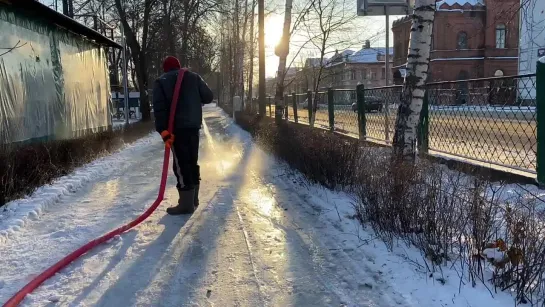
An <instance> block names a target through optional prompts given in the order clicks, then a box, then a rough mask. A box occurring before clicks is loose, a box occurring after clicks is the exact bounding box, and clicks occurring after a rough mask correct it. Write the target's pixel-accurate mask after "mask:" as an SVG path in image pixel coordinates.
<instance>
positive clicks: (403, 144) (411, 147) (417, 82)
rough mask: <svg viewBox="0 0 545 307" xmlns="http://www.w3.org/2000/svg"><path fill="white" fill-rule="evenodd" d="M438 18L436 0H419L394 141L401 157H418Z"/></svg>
mask: <svg viewBox="0 0 545 307" xmlns="http://www.w3.org/2000/svg"><path fill="white" fill-rule="evenodd" d="M434 18H435V0H416V2H415V9H414V14H413V16H412V19H413V21H412V27H411V38H410V42H409V54H408V56H407V76H406V77H405V84H404V86H403V93H402V99H401V104H400V106H399V109H398V111H397V119H396V126H395V134H394V142H393V146H394V155H395V157H397V158H399V159H404V160H414V159H415V154H416V138H417V127H418V122H419V120H420V111H421V110H422V104H423V103H424V95H425V93H426V89H425V84H426V81H427V78H428V67H429V62H430V51H431V36H432V33H433V20H434Z"/></svg>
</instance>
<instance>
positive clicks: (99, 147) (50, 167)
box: [0, 123, 153, 206]
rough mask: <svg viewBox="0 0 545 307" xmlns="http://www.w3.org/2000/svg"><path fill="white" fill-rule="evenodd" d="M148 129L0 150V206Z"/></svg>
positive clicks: (131, 127)
mask: <svg viewBox="0 0 545 307" xmlns="http://www.w3.org/2000/svg"><path fill="white" fill-rule="evenodd" d="M152 129H153V125H152V123H134V124H131V125H129V126H128V127H126V128H121V129H116V130H110V131H105V132H100V133H96V134H90V135H87V136H84V137H81V138H76V139H70V140H52V141H46V142H40V143H38V142H36V143H29V144H16V145H4V146H1V147H0V206H2V205H4V204H5V203H6V202H8V201H10V200H12V199H15V198H18V197H22V196H23V195H25V194H29V193H31V192H32V191H34V189H36V188H37V187H39V186H42V185H44V184H47V183H50V182H51V181H52V180H53V179H55V178H58V177H60V176H63V175H66V174H68V173H69V172H71V171H72V170H73V169H74V168H75V167H78V166H81V165H83V164H85V163H88V162H91V161H92V160H94V159H96V158H97V157H99V156H101V155H103V154H106V153H109V152H112V151H114V150H117V149H119V148H120V147H121V146H122V145H123V144H124V143H130V142H133V141H135V140H137V139H138V138H141V137H142V136H144V135H146V134H148V133H150V132H151V130H152Z"/></svg>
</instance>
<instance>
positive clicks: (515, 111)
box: [267, 74, 545, 178]
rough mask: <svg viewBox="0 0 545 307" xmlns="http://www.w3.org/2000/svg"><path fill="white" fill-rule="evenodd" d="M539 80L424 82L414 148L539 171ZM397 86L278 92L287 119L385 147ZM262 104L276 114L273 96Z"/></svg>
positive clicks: (390, 131)
mask: <svg viewBox="0 0 545 307" xmlns="http://www.w3.org/2000/svg"><path fill="white" fill-rule="evenodd" d="M537 82H541V83H540V84H543V85H542V86H545V76H544V78H541V81H538V80H536V75H535V74H529V75H520V76H511V77H494V78H482V79H471V80H463V81H448V82H433V83H428V84H427V91H426V99H425V101H424V105H423V109H422V113H421V120H420V123H419V127H418V130H419V137H418V145H419V146H418V147H419V151H420V152H421V153H422V154H433V155H446V156H448V157H454V158H459V159H461V160H464V161H467V162H469V163H478V164H481V165H483V163H484V164H485V166H490V167H494V166H499V167H501V168H502V169H507V170H520V171H524V172H525V173H528V174H537V170H538V165H537V160H538V158H537V156H538V153H537V152H538V146H537V144H538V138H537V130H538V128H537V127H538V121H537V113H536V112H537V99H536V88H537V86H536V84H537ZM402 89H403V88H402V86H399V85H395V86H386V87H377V88H368V89H366V88H364V86H363V85H359V86H358V87H357V88H356V89H329V90H328V91H325V92H317V93H311V92H308V93H300V94H295V93H293V94H290V95H286V96H285V97H284V103H285V107H284V110H285V113H284V115H285V118H286V119H287V120H289V121H292V122H296V123H300V124H307V125H312V126H315V127H317V128H323V129H327V130H331V131H335V132H338V133H342V134H346V135H350V136H352V137H356V138H360V139H365V140H367V141H371V142H377V143H381V144H386V145H389V144H391V142H392V140H393V136H394V132H395V121H396V115H397V110H398V107H399V105H400V102H401V100H402V99H403V97H402ZM309 101H310V103H309ZM544 103H545V101H544ZM312 106H316V109H314V108H312ZM267 108H268V109H267V111H268V112H267V116H274V114H275V113H274V99H273V98H268V99H267ZM543 125H544V131H545V121H544V122H543ZM544 137H545V136H544ZM544 148H545V146H544ZM544 151H545V150H544ZM542 154H543V155H545V152H543V153H542ZM543 161H544V162H545V156H544V160H543ZM542 171H543V172H544V174H543V178H545V170H542Z"/></svg>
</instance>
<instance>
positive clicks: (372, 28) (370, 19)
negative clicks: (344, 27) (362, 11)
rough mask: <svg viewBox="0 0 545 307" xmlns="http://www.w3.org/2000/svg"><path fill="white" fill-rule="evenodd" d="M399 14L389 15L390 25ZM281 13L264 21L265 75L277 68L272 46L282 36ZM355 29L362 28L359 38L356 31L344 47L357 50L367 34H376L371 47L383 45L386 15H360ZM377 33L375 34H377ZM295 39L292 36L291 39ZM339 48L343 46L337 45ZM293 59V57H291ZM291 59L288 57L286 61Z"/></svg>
mask: <svg viewBox="0 0 545 307" xmlns="http://www.w3.org/2000/svg"><path fill="white" fill-rule="evenodd" d="M400 17H401V16H391V17H390V27H389V29H391V28H392V24H393V22H394V20H396V19H398V18H400ZM283 19H284V17H283V15H281V14H271V15H269V16H268V18H267V19H266V21H265V49H266V51H265V53H266V62H265V71H266V75H267V77H274V76H275V74H276V71H277V70H278V57H277V56H275V55H274V46H275V45H276V44H277V43H278V41H279V40H280V38H281V36H282V27H283ZM355 24H356V28H357V29H364V32H362V33H361V39H360V38H359V33H357V37H356V40H355V41H354V42H353V43H352V45H348V46H344V48H350V49H353V50H359V49H361V47H362V46H363V44H364V42H365V40H366V39H367V38H368V37H369V36H376V39H373V40H372V42H371V46H372V47H385V46H386V30H385V29H386V17H383V16H361V17H358V18H357V19H356V21H355ZM377 33H378V35H375V34H377ZM295 40H297V38H294V39H293V41H295ZM389 41H390V47H393V34H392V31H391V30H390V39H389ZM338 47H339V48H338V49H339V50H341V49H342V47H343V46H338ZM290 48H291V50H290V51H291V54H292V55H293V53H295V51H297V50H298V49H299V46H293V45H292V46H290ZM318 52H319V50H318V49H315V50H312V48H311V49H309V50H307V51H306V52H305V54H307V55H308V56H312V55H317V53H318ZM292 59H293V58H292ZM290 60H291V59H288V63H289V61H290ZM297 61H298V60H297V59H296V61H294V64H297V63H296V62H297Z"/></svg>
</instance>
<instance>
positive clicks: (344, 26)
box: [303, 0, 356, 125]
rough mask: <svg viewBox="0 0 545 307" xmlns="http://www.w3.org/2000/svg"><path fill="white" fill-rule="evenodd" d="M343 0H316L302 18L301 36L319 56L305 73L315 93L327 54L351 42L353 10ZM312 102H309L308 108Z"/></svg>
mask: <svg viewBox="0 0 545 307" xmlns="http://www.w3.org/2000/svg"><path fill="white" fill-rule="evenodd" d="M350 4H351V3H348V1H346V0H315V1H313V2H312V3H311V5H310V8H309V12H308V14H307V16H305V18H304V19H303V29H304V34H303V35H304V36H306V38H307V42H305V43H304V44H303V45H304V46H306V45H307V44H310V45H311V46H312V47H313V48H314V49H315V50H317V51H318V53H319V55H318V57H316V58H315V59H311V60H310V61H309V62H310V63H309V64H310V65H308V67H306V68H307V72H308V73H311V74H312V84H311V86H312V90H313V91H314V92H317V91H318V90H319V89H320V85H321V83H322V81H323V78H324V69H325V67H326V64H327V60H326V55H327V54H328V53H330V52H333V50H335V49H336V48H337V47H339V46H341V47H343V48H344V47H346V46H349V45H351V44H352V40H353V39H352V38H350V33H351V32H352V28H353V24H352V21H353V20H354V19H355V17H356V14H355V11H354V10H352V9H351V7H350ZM310 105H311V102H310V101H309V108H310ZM312 105H313V109H314V110H316V109H317V107H318V95H315V97H314V101H313V102H312ZM315 113H316V112H313V113H312V114H313V115H312V119H310V124H311V125H313V124H314V120H315V117H316V116H315Z"/></svg>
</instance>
